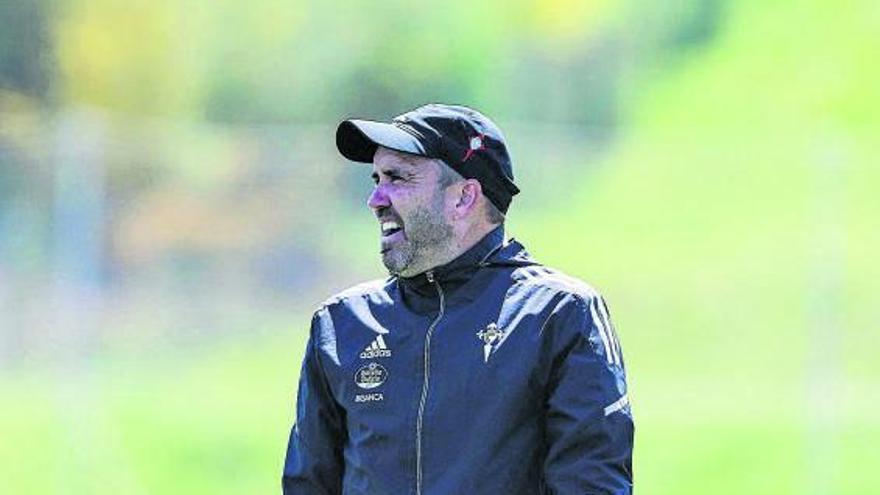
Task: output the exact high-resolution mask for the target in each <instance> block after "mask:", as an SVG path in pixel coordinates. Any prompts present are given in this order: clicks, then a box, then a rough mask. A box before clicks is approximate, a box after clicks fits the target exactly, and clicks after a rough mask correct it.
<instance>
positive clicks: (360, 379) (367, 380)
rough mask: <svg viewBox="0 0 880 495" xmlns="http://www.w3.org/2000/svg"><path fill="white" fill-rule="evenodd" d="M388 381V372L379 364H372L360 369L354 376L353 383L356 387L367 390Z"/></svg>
mask: <svg viewBox="0 0 880 495" xmlns="http://www.w3.org/2000/svg"><path fill="white" fill-rule="evenodd" d="M387 379H388V370H386V369H385V367H384V366H382V365H381V364H379V363H376V362H372V363H370V364H365V365H363V366H361V367H360V369H358V370H357V372H355V374H354V382H355V383H356V384H357V386H358V387H360V388H362V389H365V390H369V389H371V388H376V387H378V386H380V385H382V384H383V383H385V380H387Z"/></svg>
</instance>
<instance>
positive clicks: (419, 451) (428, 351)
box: [416, 271, 445, 495]
mask: <svg viewBox="0 0 880 495" xmlns="http://www.w3.org/2000/svg"><path fill="white" fill-rule="evenodd" d="M425 276H426V277H427V278H428V282H431V283H433V284H434V285H436V286H437V294H439V295H440V312H439V313H438V314H437V318H435V319H434V321H433V322H432V323H431V326H429V327H428V332H427V333H426V334H425V353H424V360H425V373H424V377H425V378H424V381H423V382H422V395H421V397H420V398H419V414H418V416H417V417H416V495H422V421H423V417H424V415H425V403H426V402H427V401H428V380H429V379H430V377H431V336H432V335H433V334H434V328H436V327H437V323H439V322H440V319H441V318H443V312H444V311H445V307H444V306H445V301H444V296H443V288H442V287H440V282H438V281H436V280H435V279H434V272H433V271H428V272H425Z"/></svg>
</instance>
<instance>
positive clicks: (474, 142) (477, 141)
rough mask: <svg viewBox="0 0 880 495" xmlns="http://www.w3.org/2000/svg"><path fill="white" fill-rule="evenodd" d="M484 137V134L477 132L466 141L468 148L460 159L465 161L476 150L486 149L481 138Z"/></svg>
mask: <svg viewBox="0 0 880 495" xmlns="http://www.w3.org/2000/svg"><path fill="white" fill-rule="evenodd" d="M485 137H486V135H485V134H478V135H476V136H474V137H472V138H471V139H470V141H469V142H468V150H467V153H465V154H464V158H462V159H461V161H463V162H466V161H468V160H469V159H470V157H472V156H473V155H474V153H476V152H477V151H480V150H484V149H486V144H485V143H484V142H483V139H484V138H485Z"/></svg>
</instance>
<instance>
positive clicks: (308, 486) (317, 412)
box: [281, 310, 346, 495]
mask: <svg viewBox="0 0 880 495" xmlns="http://www.w3.org/2000/svg"><path fill="white" fill-rule="evenodd" d="M323 311H326V310H323ZM319 313H320V311H319ZM319 313H316V314H315V316H314V318H313V319H312V327H311V332H310V335H309V340H308V343H307V345H306V352H305V357H304V358H303V364H302V371H301V372H300V377H299V391H298V393H297V401H296V423H295V424H294V426H293V428H292V430H291V432H290V440H289V443H288V446H287V457H286V459H285V461H284V474H283V476H282V481H281V484H282V491H283V493H284V495H338V494H341V493H342V476H343V460H342V449H343V446H344V443H345V438H346V436H345V435H346V434H345V419H344V411H343V409H342V408H341V407H340V406H339V404H338V403H337V402H336V400H335V399H334V397H333V394H332V392H331V390H330V385H329V383H328V382H327V378H326V376H325V373H324V370H323V367H322V363H321V358H322V357H324V356H322V354H323V352H322V350H321V349H322V345H323V344H325V343H326V337H325V336H324V332H322V330H321V328H320V327H321V318H320V316H319ZM331 348H332V349H334V352H335V342H333V343H332V344H331Z"/></svg>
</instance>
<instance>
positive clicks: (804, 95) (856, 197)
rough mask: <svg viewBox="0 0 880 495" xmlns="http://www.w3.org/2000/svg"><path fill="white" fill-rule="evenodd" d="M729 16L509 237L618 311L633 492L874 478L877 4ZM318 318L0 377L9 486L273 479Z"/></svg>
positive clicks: (265, 483)
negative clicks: (601, 154) (602, 153)
mask: <svg viewBox="0 0 880 495" xmlns="http://www.w3.org/2000/svg"><path fill="white" fill-rule="evenodd" d="M728 7H729V9H730V11H731V12H730V14H731V21H730V23H729V24H728V25H726V26H725V27H724V29H723V32H722V33H721V35H720V36H719V37H718V39H717V40H715V41H714V42H713V43H712V44H710V45H708V46H706V47H704V48H703V49H702V50H703V52H702V53H700V54H696V55H694V56H691V57H688V58H687V60H669V61H666V62H665V63H668V64H671V65H673V66H676V68H675V69H674V70H664V71H653V70H646V71H645V72H646V74H654V73H660V74H662V75H661V76H656V75H655V76H650V75H646V76H645V80H644V81H642V82H641V83H639V85H637V86H636V87H635V88H633V90H632V95H631V97H630V98H629V100H628V101H629V108H628V109H627V113H628V115H629V116H630V118H631V120H632V122H633V124H632V128H631V129H630V130H629V131H627V133H626V134H625V135H624V137H623V138H622V140H621V142H619V143H618V144H617V145H616V146H615V148H614V150H613V151H612V152H611V153H610V154H609V155H608V157H607V159H606V160H605V161H603V163H602V164H601V166H598V167H595V166H594V167H590V168H589V171H588V172H584V177H585V179H584V180H582V181H581V180H578V181H572V180H568V178H557V179H555V180H556V181H557V184H558V191H557V194H555V195H548V196H547V197H540V198H538V197H533V198H531V199H530V198H529V197H528V194H523V197H522V201H521V202H520V203H519V204H518V205H517V206H516V208H515V212H516V216H515V217H514V218H512V219H511V226H510V227H511V228H510V231H511V233H513V234H514V235H516V237H517V238H518V239H520V240H522V241H523V242H524V243H525V244H526V245H527V246H529V247H530V249H531V251H532V253H533V254H534V255H535V256H536V257H538V258H539V259H541V260H542V261H544V262H546V263H548V264H551V265H554V266H557V267H559V268H562V269H563V270H565V271H568V272H569V273H571V274H573V275H578V276H581V277H583V278H585V279H586V280H588V281H590V282H591V283H593V284H594V285H596V286H597V287H598V288H600V290H602V292H603V293H604V294H605V295H606V296H607V298H608V300H609V302H610V304H611V309H612V312H613V314H614V317H615V320H616V324H617V327H618V331H619V333H620V337H621V340H622V343H623V346H624V350H625V353H626V359H627V363H628V370H629V373H630V380H631V383H630V386H631V389H632V390H631V395H632V397H633V402H634V412H635V415H636V422H637V436H636V442H637V445H636V458H635V470H636V482H637V486H638V491H639V493H643V494H654V495H681V494H706V493H708V494H713V495H724V494H782V493H791V494H795V493H796V494H815V495H832V494H854V495H855V494H869V493H880V472H878V470H877V469H876V467H877V466H878V465H880V448H878V447H877V445H878V444H880V419H878V416H877V413H876V412H877V411H878V410H880V385H878V384H880V364H878V363H880V361H878V360H877V359H876V357H875V356H874V354H875V353H876V349H878V348H880V332H878V325H877V322H878V321H880V284H878V282H877V281H878V280H880V264H878V263H877V260H876V255H877V252H878V248H880V229H878V228H877V227H878V221H877V219H878V218H880V200H878V194H877V193H878V185H880V166H878V164H877V156H880V139H878V136H880V132H878V131H880V126H878V116H880V93H878V92H877V91H876V87H877V86H876V81H878V80H880V65H878V64H877V63H876V60H878V58H880V37H877V36H876V33H877V28H878V26H880V9H877V8H876V7H875V6H872V5H871V2H850V3H848V4H847V5H846V6H842V5H841V4H837V3H832V2H817V1H806V2H794V1H787V2H772V3H770V4H768V3H766V2H757V1H745V2H738V3H735V4H728ZM511 140H512V141H514V140H515V136H511ZM529 157H530V160H533V161H534V160H539V159H540V158H541V157H540V155H538V154H535V153H533V152H530V153H529ZM572 159H573V160H576V159H577V158H572ZM539 165H540V164H539V163H524V164H522V165H521V166H522V167H528V166H539ZM574 169H575V170H577V168H574ZM529 175H530V174H529V173H526V174H525V176H529ZM533 177H534V179H533V180H539V179H540V176H539V175H536V174H535V175H533ZM572 183H578V184H581V185H579V186H577V187H571V186H569V185H567V184H572ZM524 190H526V191H527V188H524ZM369 242H371V243H372V242H373V241H372V240H370V241H369ZM371 245H372V244H371ZM370 252H372V251H371V250H370ZM323 296H324V295H315V296H314V297H315V302H316V303H317V302H318V301H319V300H320V299H321V298H322V297H323ZM306 322H307V315H303V316H302V317H300V318H292V319H291V321H284V322H277V325H278V326H279V328H283V329H284V330H282V331H278V332H262V333H261V334H260V335H263V336H261V337H259V338H255V339H253V340H248V341H242V340H226V341H223V342H222V343H221V344H218V345H217V346H213V347H208V348H199V349H192V348H189V349H167V350H157V351H151V352H150V353H149V354H148V355H130V354H124V355H114V356H105V357H100V356H99V357H97V358H96V359H95V360H94V361H93V364H91V365H89V366H88V367H86V368H83V367H82V366H80V365H77V366H75V367H73V366H72V367H70V369H68V368H67V367H65V366H64V365H53V366H49V367H44V368H41V369H39V370H37V369H31V368H25V369H20V370H15V371H10V372H7V373H5V374H3V375H0V494H43V493H46V494H48V493H53V494H56V493H57V494H121V493H125V494H129V493H130V494H135V495H137V494H177V493H181V494H183V493H185V494H202V493H204V494H207V493H211V494H221V493H228V494H243V493H246V494H255V493H277V491H278V480H279V476H280V469H281V463H282V460H283V454H284V448H285V445H286V440H287V432H288V429H289V427H290V424H291V421H292V418H293V392H294V388H295V384H296V375H297V372H298V369H299V361H300V358H301V352H302V345H303V343H304V339H305V337H306V333H305V328H306ZM265 335H274V336H269V337H267V336H265Z"/></svg>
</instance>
